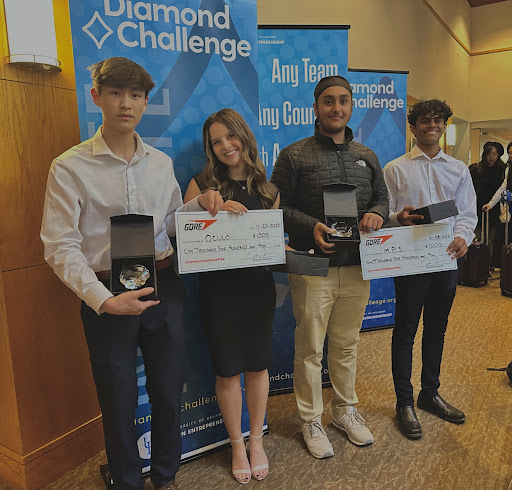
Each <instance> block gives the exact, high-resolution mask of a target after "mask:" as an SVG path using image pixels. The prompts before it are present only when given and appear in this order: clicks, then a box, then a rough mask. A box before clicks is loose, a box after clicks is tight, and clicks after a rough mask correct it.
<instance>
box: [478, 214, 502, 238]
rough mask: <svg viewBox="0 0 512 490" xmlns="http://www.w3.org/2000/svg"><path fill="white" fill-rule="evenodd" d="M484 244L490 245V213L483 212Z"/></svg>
mask: <svg viewBox="0 0 512 490" xmlns="http://www.w3.org/2000/svg"><path fill="white" fill-rule="evenodd" d="M486 218H487V219H486ZM505 240H506V238H505ZM482 242H483V243H484V245H489V211H482Z"/></svg>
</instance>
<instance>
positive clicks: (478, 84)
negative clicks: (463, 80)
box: [470, 1, 512, 121]
mask: <svg viewBox="0 0 512 490" xmlns="http://www.w3.org/2000/svg"><path fill="white" fill-rule="evenodd" d="M471 45H472V50H473V52H475V53H478V52H481V51H488V50H497V49H503V48H511V47H512V2H511V1H508V2H499V3H496V4H493V5H487V6H485V7H477V8H474V9H472V10H471ZM470 74H471V82H470V94H471V120H472V121H487V120H497V119H511V118H512V96H511V80H512V51H503V52H498V53H490V54H485V55H479V56H473V57H472V58H471V73H470Z"/></svg>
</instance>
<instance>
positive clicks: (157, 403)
mask: <svg viewBox="0 0 512 490" xmlns="http://www.w3.org/2000/svg"><path fill="white" fill-rule="evenodd" d="M90 70H91V72H92V79H93V88H92V89H91V95H92V98H93V101H94V103H95V104H96V105H97V106H98V107H100V108H101V110H102V114H103V125H102V126H101V127H100V128H99V129H98V131H97V132H96V134H95V135H94V136H93V137H92V138H91V139H89V140H87V141H84V142H83V143H80V144H79V145H76V146H74V147H73V148H71V149H69V150H68V151H66V152H65V153H63V154H62V155H60V156H59V157H57V158H56V159H55V160H54V161H53V163H52V166H51V168H50V172H49V176H48V183H47V189H46V199H45V206H44V213H43V222H42V228H41V239H42V240H43V243H44V246H45V251H44V255H45V260H46V261H47V262H48V264H49V265H50V266H51V267H52V268H53V270H54V272H55V273H56V274H57V276H58V277H59V278H60V279H61V280H62V281H63V282H64V283H65V284H66V285H67V286H68V287H69V288H71V289H72V290H73V291H74V292H75V293H76V294H77V295H78V297H79V298H80V299H81V300H82V307H81V317H82V323H83V326H84V332H85V337H86V340H87V344H88V347H89V354H90V360H91V365H92V371H93V376H94V381H95V383H96V390H97V393H98V400H99V402H100V406H101V411H102V415H103V427H104V434H105V445H106V450H107V458H108V463H109V470H110V472H111V475H112V479H113V485H112V487H113V488H116V489H130V490H131V489H142V488H143V487H144V480H143V479H142V477H141V465H140V458H139V451H138V448H137V433H136V429H135V426H134V424H133V420H134V418H135V409H136V407H137V375H136V370H135V360H136V348H137V345H139V346H140V348H141V351H142V354H143V356H144V364H145V371H146V377H147V383H146V388H147V391H148V394H149V399H150V402H151V405H152V419H151V424H152V440H151V480H152V482H153V484H154V486H155V488H157V489H175V488H177V487H176V486H175V483H174V478H175V474H176V471H177V470H178V466H179V463H180V456H181V438H180V434H179V424H180V407H181V392H182V389H183V352H184V346H183V301H184V296H185V293H184V288H183V286H182V284H181V282H180V280H179V278H178V276H177V275H176V273H175V272H174V269H173V268H172V267H170V265H171V260H170V255H171V254H172V253H173V252H174V250H173V248H172V245H171V243H170V241H169V236H172V235H174V233H175V224H174V214H175V212H176V211H177V210H178V208H180V209H184V210H189V211H196V210H201V209H206V210H207V211H209V212H210V213H211V214H212V215H215V214H216V213H217V211H218V210H220V209H221V208H222V206H223V201H222V198H221V196H220V194H219V193H218V192H213V191H210V192H207V193H204V194H201V195H200V196H198V198H197V199H196V200H193V201H191V202H190V203H188V204H186V205H185V206H183V201H182V197H181V190H180V187H179V185H178V182H177V181H176V178H175V176H174V171H173V165H172V161H171V159H170V158H169V157H168V156H167V155H165V154H164V153H162V152H160V151H158V150H156V149H155V148H152V147H151V146H148V145H146V144H144V143H143V142H142V140H141V138H140V137H139V135H138V134H137V133H136V132H135V127H136V126H137V124H138V123H139V121H140V120H141V117H142V114H143V113H144V111H145V110H146V107H147V103H148V99H149V97H148V94H149V91H150V90H151V89H152V88H153V87H154V83H153V80H152V79H151V77H150V75H149V74H148V73H147V72H146V71H145V70H144V68H142V67H141V66H139V65H137V64H136V63H134V62H133V61H131V60H129V59H127V58H121V57H115V58H109V59H107V60H104V61H100V62H98V63H96V64H94V65H93V66H91V67H90ZM130 213H133V214H145V215H151V216H153V223H154V234H155V253H156V257H155V258H156V261H157V262H156V265H157V271H158V272H157V276H158V295H159V300H158V301H149V300H148V301H141V298H142V297H144V296H146V295H148V294H150V293H152V292H153V288H143V289H140V290H135V291H130V292H125V293H122V294H119V295H118V296H113V294H112V293H111V292H110V291H109V290H108V284H109V277H110V271H109V269H110V217H111V216H115V215H120V214H130Z"/></svg>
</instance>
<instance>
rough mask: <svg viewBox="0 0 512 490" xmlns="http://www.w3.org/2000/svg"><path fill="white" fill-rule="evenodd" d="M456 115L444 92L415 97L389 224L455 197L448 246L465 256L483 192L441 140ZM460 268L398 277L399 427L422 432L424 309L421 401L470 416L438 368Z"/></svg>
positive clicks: (451, 417) (393, 168)
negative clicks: (449, 395) (412, 140)
mask: <svg viewBox="0 0 512 490" xmlns="http://www.w3.org/2000/svg"><path fill="white" fill-rule="evenodd" d="M451 115H452V111H451V109H450V107H449V106H448V105H447V104H446V103H445V102H442V101H440V100H437V99H432V100H424V101H420V102H418V103H417V104H414V106H413V107H412V109H411V111H410V113H409V115H408V118H407V119H408V121H409V124H410V129H411V132H412V134H413V135H414V136H415V137H416V146H415V147H414V148H413V149H412V150H411V151H410V152H409V153H406V154H405V155H403V156H401V157H399V158H397V159H395V160H393V161H391V162H389V163H388V164H387V165H386V166H385V167H384V178H385V180H386V185H387V187H388V190H389V208H390V212H391V214H390V216H389V225H391V226H411V225H413V224H414V223H413V221H412V220H413V219H422V217H421V216H420V215H417V214H411V211H413V210H414V209H417V208H420V207H423V206H428V205H429V204H433V203H437V202H442V201H447V200H449V199H453V200H454V201H455V205H456V206H457V209H458V211H459V214H458V215H457V216H455V217H452V218H449V221H451V222H452V224H453V241H452V242H451V243H450V245H449V246H448V249H447V253H448V254H449V255H450V256H451V258H452V259H460V258H461V257H464V255H465V254H466V253H467V251H468V246H469V245H470V244H471V241H472V240H473V237H474V236H475V235H474V233H473V230H474V229H475V227H476V224H477V221H478V218H477V215H476V194H475V189H474V187H473V183H472V181H471V175H470V173H469V170H468V167H467V166H466V164H465V163H464V162H461V161H460V160H456V159H455V158H452V157H451V156H448V155H446V154H445V153H444V152H443V150H442V149H441V147H440V146H439V140H440V138H441V136H442V135H443V134H444V132H445V130H446V122H447V121H448V118H449V117H450V116H451ZM457 278H458V271H457V270H456V269H455V270H447V271H441V272H432V273H427V274H416V275H410V276H402V277H395V293H396V310H395V326H394V328H393V337H392V341H391V354H392V356H391V357H392V373H393V383H394V385H395V393H396V415H397V419H398V428H399V430H400V432H402V434H403V435H405V436H406V437H408V438H410V439H419V438H421V436H422V428H421V424H420V422H419V420H418V417H417V415H416V411H415V410H414V398H413V386H412V384H411V372H412V351H413V346H414V339H415V336H416V331H417V329H418V323H419V320H420V316H421V313H422V311H423V339H422V345H421V353H422V370H421V391H420V392H419V394H418V400H417V404H418V408H421V409H423V410H426V411H428V412H431V413H433V414H434V415H437V416H438V417H440V418H442V419H444V420H447V421H449V422H453V423H456V424H463V423H464V421H465V420H466V416H465V415H464V413H463V412H462V411H460V410H458V409H456V408H455V407H453V406H452V405H450V404H449V403H448V402H446V401H445V400H444V399H443V398H442V397H441V396H440V395H439V392H438V390H439V386H440V383H439V374H440V371H441V359H442V356H443V347H444V335H445V332H446V327H447V325H448V315H449V314H450V310H451V307H452V303H453V299H454V298H455V291H456V289H457Z"/></svg>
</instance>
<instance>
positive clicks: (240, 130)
mask: <svg viewBox="0 0 512 490" xmlns="http://www.w3.org/2000/svg"><path fill="white" fill-rule="evenodd" d="M216 122H218V123H220V124H224V126H226V127H227V128H228V129H229V130H230V131H232V132H233V134H234V135H235V136H236V137H237V138H238V139H239V140H240V141H241V142H242V145H243V146H242V159H243V161H244V162H245V163H246V170H247V192H248V193H249V194H251V193H253V192H255V191H256V193H257V194H259V197H260V200H261V203H262V204H263V207H264V208H266V209H269V208H271V207H272V206H273V204H274V200H275V197H276V196H275V195H274V193H273V192H272V189H273V186H272V185H271V184H270V182H269V181H268V180H267V176H266V172H265V167H264V166H263V163H262V162H261V160H260V158H259V156H258V147H257V144H256V138H255V137H254V134H253V132H252V131H251V129H250V128H249V126H248V125H247V123H246V122H245V119H244V118H243V117H242V116H241V115H240V114H238V112H236V111H234V110H233V109H227V108H226V109H221V110H220V111H218V112H215V113H213V114H212V115H211V116H210V117H209V118H208V119H207V120H206V121H205V122H204V125H203V149H204V152H205V154H206V167H205V169H204V170H203V172H202V173H201V176H202V178H203V180H204V183H205V185H206V186H207V188H208V189H214V190H218V191H219V192H220V193H221V195H222V197H223V198H224V199H232V198H233V194H234V188H235V185H236V184H234V182H233V181H232V180H231V179H230V178H229V174H228V167H227V166H226V165H224V164H223V163H222V162H220V161H219V159H218V158H217V157H216V156H215V152H214V151H213V146H212V142H211V139H210V127H211V126H212V124H213V123H216Z"/></svg>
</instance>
